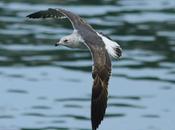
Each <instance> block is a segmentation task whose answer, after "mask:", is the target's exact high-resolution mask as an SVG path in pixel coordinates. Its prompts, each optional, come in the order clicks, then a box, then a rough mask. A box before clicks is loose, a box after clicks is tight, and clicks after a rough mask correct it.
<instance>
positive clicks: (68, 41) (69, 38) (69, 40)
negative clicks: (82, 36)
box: [55, 35, 75, 47]
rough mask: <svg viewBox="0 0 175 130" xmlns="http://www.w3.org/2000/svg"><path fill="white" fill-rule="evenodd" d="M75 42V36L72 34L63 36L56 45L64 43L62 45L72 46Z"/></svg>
mask: <svg viewBox="0 0 175 130" xmlns="http://www.w3.org/2000/svg"><path fill="white" fill-rule="evenodd" d="M74 42H75V39H74V37H72V35H68V36H65V37H62V38H61V39H60V40H59V41H58V42H57V43H56V44H55V46H58V45H62V46H67V47H71V45H72V44H73V43H74Z"/></svg>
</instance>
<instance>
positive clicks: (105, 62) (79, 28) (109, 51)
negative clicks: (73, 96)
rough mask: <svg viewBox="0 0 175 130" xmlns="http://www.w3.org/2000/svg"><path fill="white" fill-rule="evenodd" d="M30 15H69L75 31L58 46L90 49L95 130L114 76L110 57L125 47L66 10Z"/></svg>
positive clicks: (92, 118) (116, 55) (61, 16)
mask: <svg viewBox="0 0 175 130" xmlns="http://www.w3.org/2000/svg"><path fill="white" fill-rule="evenodd" d="M27 17H28V18H33V19H35V18H36V19H37V18H57V19H63V18H67V19H68V20H69V21H70V22H71V24H72V26H73V29H74V30H73V33H72V34H70V35H68V36H65V37H63V38H61V39H60V40H59V41H58V42H57V43H56V44H55V45H56V46H57V45H63V46H67V47H69V48H88V49H89V51H90V52H91V56H92V59H93V62H94V64H93V67H92V77H93V79H94V81H93V86H92V97H91V124H92V130H96V129H97V128H98V127H99V125H100V123H101V121H102V120H103V118H104V115H105V111H106V108H107V97H108V81H109V78H110V75H111V59H110V56H109V55H111V56H112V57H114V58H116V59H117V58H119V57H120V56H121V54H122V49H121V47H120V45H119V44H117V43H116V42H115V41H113V40H112V39H110V38H109V37H107V36H106V35H104V34H103V33H99V32H97V31H95V30H94V29H93V28H92V27H91V26H90V25H89V24H88V23H86V22H85V21H84V20H83V19H82V18H81V17H80V16H78V15H76V14H74V13H72V12H70V11H67V10H64V9H51V8H49V9H48V10H42V11H38V12H35V13H32V14H30V15H28V16H27Z"/></svg>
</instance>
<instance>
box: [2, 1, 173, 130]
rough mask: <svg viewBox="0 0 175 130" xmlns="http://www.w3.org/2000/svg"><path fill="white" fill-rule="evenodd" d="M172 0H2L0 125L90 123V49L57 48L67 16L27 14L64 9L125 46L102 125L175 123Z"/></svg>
mask: <svg viewBox="0 0 175 130" xmlns="http://www.w3.org/2000/svg"><path fill="white" fill-rule="evenodd" d="M174 7H175V1H174V0H154V1H149V0H142V1H140V0H70V1H68V0H67V1H55V0H44V1H42V2H41V1H34V0H23V1H22V0H16V1H13V0H1V1H0V10H1V11H0V39H1V40H0V95H1V98H0V130H90V129H91V124H90V98H91V86H92V78H91V65H92V61H91V56H90V53H89V52H88V51H84V50H71V49H68V48H65V47H57V48H56V47H54V43H55V42H56V41H57V40H58V39H60V38H61V37H62V36H64V35H68V34H70V33H71V32H72V27H71V25H70V23H69V21H66V22H65V21H63V20H61V21H59V20H56V19H54V20H29V19H27V18H25V16H26V15H28V14H30V13H32V12H34V11H38V10H42V9H47V8H65V9H68V10H70V11H73V12H75V13H77V14H79V15H81V16H82V17H83V18H85V19H86V20H87V22H88V23H90V24H91V25H92V26H93V27H94V28H95V29H96V30H97V31H99V32H100V31H102V32H103V33H105V34H107V35H109V36H110V37H111V38H113V39H114V40H116V41H117V42H118V43H119V44H120V45H121V46H122V48H123V56H122V58H121V59H120V60H117V61H116V60H114V59H113V70H112V77H111V80H110V83H109V100H108V108H107V112H106V117H105V119H104V121H103V122H102V124H101V125H100V127H99V129H100V130H107V129H108V130H167V129H168V130H174V129H175V125H174V121H175V117H174V115H175V105H174V101H175V88H174V87H175V78H174V77H175V62H174V61H175V15H174V13H175V9H174Z"/></svg>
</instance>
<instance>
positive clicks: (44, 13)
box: [26, 8, 85, 29]
mask: <svg viewBox="0 0 175 130" xmlns="http://www.w3.org/2000/svg"><path fill="white" fill-rule="evenodd" d="M26 17H28V18H33V19H38V18H57V19H64V18H68V19H69V21H70V22H71V24H72V26H73V28H74V29H78V28H79V25H80V24H83V23H84V22H85V21H84V20H82V19H81V18H80V17H79V16H78V15H76V14H74V13H72V12H70V11H67V10H64V9H52V8H49V9H48V10H41V11H38V12H35V13H32V14H29V15H27V16H26Z"/></svg>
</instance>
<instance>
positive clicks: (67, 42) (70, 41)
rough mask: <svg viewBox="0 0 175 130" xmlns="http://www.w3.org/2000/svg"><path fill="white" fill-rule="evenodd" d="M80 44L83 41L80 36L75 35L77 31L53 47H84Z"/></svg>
mask: <svg viewBox="0 0 175 130" xmlns="http://www.w3.org/2000/svg"><path fill="white" fill-rule="evenodd" d="M82 42H83V39H82V38H81V36H80V35H79V34H78V33H77V31H74V32H73V33H72V34H70V35H68V36H65V37H63V38H61V39H60V41H59V42H57V43H56V44H55V46H58V45H63V46H66V47H70V48H82V47H84V44H82Z"/></svg>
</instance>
